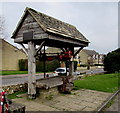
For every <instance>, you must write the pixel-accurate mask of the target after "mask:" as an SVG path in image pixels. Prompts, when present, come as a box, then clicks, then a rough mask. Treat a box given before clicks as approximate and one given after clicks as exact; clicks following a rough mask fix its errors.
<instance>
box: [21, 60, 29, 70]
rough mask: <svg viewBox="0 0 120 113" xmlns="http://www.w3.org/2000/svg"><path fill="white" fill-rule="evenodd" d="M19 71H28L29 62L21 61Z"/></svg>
mask: <svg viewBox="0 0 120 113" xmlns="http://www.w3.org/2000/svg"><path fill="white" fill-rule="evenodd" d="M19 70H20V71H27V70H28V60H26V59H21V60H19Z"/></svg>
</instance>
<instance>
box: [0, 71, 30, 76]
mask: <svg viewBox="0 0 120 113" xmlns="http://www.w3.org/2000/svg"><path fill="white" fill-rule="evenodd" d="M27 73H28V72H27V71H0V75H16V74H27Z"/></svg>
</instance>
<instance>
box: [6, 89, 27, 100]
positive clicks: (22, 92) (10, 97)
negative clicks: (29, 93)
mask: <svg viewBox="0 0 120 113" xmlns="http://www.w3.org/2000/svg"><path fill="white" fill-rule="evenodd" d="M24 93H26V91H21V92H16V93H13V94H10V95H7V97H8V98H9V99H15V98H21V97H17V96H16V95H20V94H24Z"/></svg>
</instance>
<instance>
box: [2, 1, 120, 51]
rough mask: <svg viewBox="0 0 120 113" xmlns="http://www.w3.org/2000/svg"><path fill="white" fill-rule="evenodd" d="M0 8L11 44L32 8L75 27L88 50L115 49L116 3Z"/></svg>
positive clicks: (4, 6)
mask: <svg viewBox="0 0 120 113" xmlns="http://www.w3.org/2000/svg"><path fill="white" fill-rule="evenodd" d="M1 6H2V10H1V11H0V14H1V13H2V14H3V15H4V18H5V26H6V31H7V34H8V37H7V40H8V41H9V42H11V43H13V40H11V39H10V37H11V36H12V32H13V31H14V30H15V27H16V25H17V23H18V21H19V20H20V18H21V16H22V14H23V12H24V10H25V8H26V7H31V8H33V9H35V10H37V11H39V12H42V13H45V14H47V15H50V16H52V17H54V18H57V19H59V20H62V21H64V22H67V23H69V24H72V25H74V26H75V27H76V28H77V29H78V30H79V31H80V32H81V33H82V34H83V35H84V36H85V37H86V38H87V39H88V40H89V41H90V44H89V46H88V47H87V49H92V50H95V51H97V52H99V53H108V52H110V51H113V50H115V49H117V48H118V3H117V2H36V3H35V2H32V3H30V2H29V3H28V2H21V3H15V2H5V3H1ZM15 46H17V44H15Z"/></svg>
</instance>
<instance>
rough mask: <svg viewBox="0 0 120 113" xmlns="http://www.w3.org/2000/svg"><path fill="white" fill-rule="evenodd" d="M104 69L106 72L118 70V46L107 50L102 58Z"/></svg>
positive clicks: (119, 57) (119, 62)
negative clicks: (110, 50)
mask: <svg viewBox="0 0 120 113" xmlns="http://www.w3.org/2000/svg"><path fill="white" fill-rule="evenodd" d="M104 70H105V71H107V72H108V73H114V72H116V71H117V72H118V71H119V70H120V48H119V49H117V50H115V51H112V52H109V53H108V54H107V55H106V56H105V58H104Z"/></svg>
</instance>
